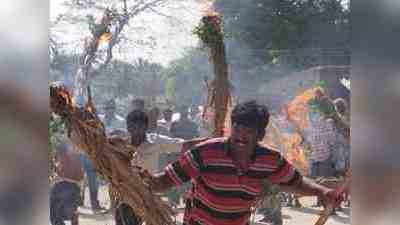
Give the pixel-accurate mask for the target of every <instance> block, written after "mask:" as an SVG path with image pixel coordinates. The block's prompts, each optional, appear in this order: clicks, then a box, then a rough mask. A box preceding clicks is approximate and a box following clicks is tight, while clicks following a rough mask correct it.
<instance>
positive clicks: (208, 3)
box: [200, 0, 219, 16]
mask: <svg viewBox="0 0 400 225" xmlns="http://www.w3.org/2000/svg"><path fill="white" fill-rule="evenodd" d="M212 4H213V1H212V0H202V1H201V3H200V5H201V6H200V11H201V12H202V13H203V14H204V15H205V16H218V15H219V13H217V12H215V11H214V10H213V9H212Z"/></svg>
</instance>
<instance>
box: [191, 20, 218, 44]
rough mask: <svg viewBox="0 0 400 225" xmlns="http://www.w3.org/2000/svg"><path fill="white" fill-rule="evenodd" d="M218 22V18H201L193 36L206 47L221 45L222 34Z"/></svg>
mask: <svg viewBox="0 0 400 225" xmlns="http://www.w3.org/2000/svg"><path fill="white" fill-rule="evenodd" d="M220 21H221V18H220V17H219V16H206V17H203V18H202V20H201V22H200V24H199V25H198V26H197V27H195V29H194V30H193V34H195V35H197V36H198V37H199V38H200V40H201V41H202V42H203V43H204V44H206V45H208V46H213V45H218V44H221V42H222V40H223V33H222V28H221V25H220Z"/></svg>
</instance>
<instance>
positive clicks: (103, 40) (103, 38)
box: [99, 33, 112, 45]
mask: <svg viewBox="0 0 400 225" xmlns="http://www.w3.org/2000/svg"><path fill="white" fill-rule="evenodd" d="M111 37H112V35H111V33H103V34H102V35H101V36H100V38H99V45H100V44H103V43H106V42H109V41H110V40H111Z"/></svg>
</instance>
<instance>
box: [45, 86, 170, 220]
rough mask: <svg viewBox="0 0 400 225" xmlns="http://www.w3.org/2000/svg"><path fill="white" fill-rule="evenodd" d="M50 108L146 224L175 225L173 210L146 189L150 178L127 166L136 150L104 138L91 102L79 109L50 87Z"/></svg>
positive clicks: (61, 91)
mask: <svg viewBox="0 0 400 225" xmlns="http://www.w3.org/2000/svg"><path fill="white" fill-rule="evenodd" d="M50 108H51V110H52V111H53V112H54V113H56V114H58V115H59V116H61V117H62V118H63V119H64V121H65V122H66V125H67V127H68V130H69V131H70V133H71V131H72V132H73V134H74V135H75V134H76V136H77V137H78V139H79V140H82V146H79V147H80V149H82V150H83V151H85V152H86V153H87V154H88V156H89V158H90V160H91V161H92V163H93V165H94V168H95V169H96V171H97V172H98V173H99V174H100V175H101V176H102V177H104V178H105V179H107V180H108V181H109V182H110V183H111V184H112V189H113V190H114V191H116V192H117V193H118V195H119V196H118V197H119V198H120V199H121V200H123V201H124V202H126V203H127V204H129V206H130V207H131V208H132V209H133V210H134V212H135V213H136V214H137V215H138V216H140V217H141V218H143V219H144V220H145V221H146V224H151V225H159V224H160V225H161V224H162V225H164V224H165V225H173V224H174V223H173V221H172V214H173V212H172V210H171V209H170V208H169V207H168V206H167V205H166V204H165V203H164V202H163V201H162V200H161V199H160V198H159V197H158V196H157V195H155V194H154V193H153V192H152V191H151V189H150V188H149V187H151V185H152V183H151V178H149V177H147V176H145V175H143V174H140V173H139V172H138V171H135V170H132V167H131V164H130V163H131V160H132V158H133V157H134V153H135V152H136V149H135V148H134V147H133V146H131V145H129V144H128V143H127V142H126V141H124V140H122V139H116V138H107V137H106V135H105V129H104V126H103V124H102V123H101V121H100V120H99V119H98V118H97V116H96V115H95V113H94V111H95V109H94V107H93V105H92V104H91V103H90V102H89V103H88V104H87V105H86V107H85V108H83V109H82V108H79V107H77V106H76V105H75V103H74V102H73V99H72V97H71V95H70V94H69V93H68V92H67V90H66V89H65V87H64V86H61V85H57V84H52V85H51V86H50Z"/></svg>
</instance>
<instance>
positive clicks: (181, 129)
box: [170, 106, 199, 140]
mask: <svg viewBox="0 0 400 225" xmlns="http://www.w3.org/2000/svg"><path fill="white" fill-rule="evenodd" d="M188 114H189V112H188V108H187V107H186V106H183V107H182V108H181V110H180V115H181V116H180V118H179V120H178V121H175V122H173V123H172V125H171V129H170V133H171V136H172V137H175V138H182V139H185V140H189V139H193V138H195V137H198V136H199V130H198V129H199V128H198V126H197V124H196V123H195V122H193V121H191V120H190V119H189V117H188Z"/></svg>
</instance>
